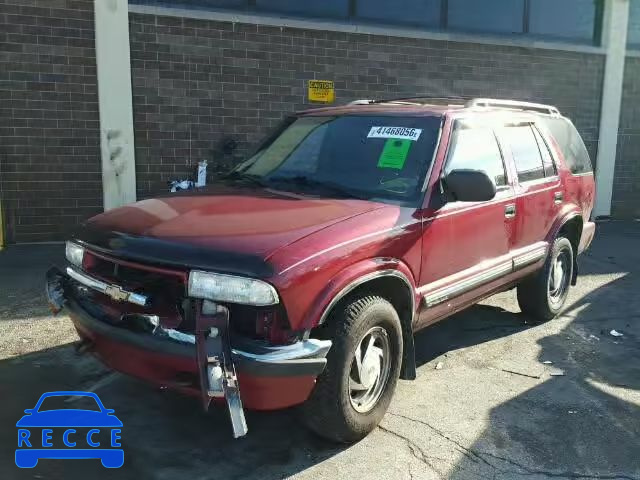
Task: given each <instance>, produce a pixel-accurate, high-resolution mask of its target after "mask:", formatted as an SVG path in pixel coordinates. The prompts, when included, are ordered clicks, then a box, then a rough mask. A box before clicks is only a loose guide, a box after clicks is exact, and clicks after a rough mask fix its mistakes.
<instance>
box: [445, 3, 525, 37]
mask: <svg viewBox="0 0 640 480" xmlns="http://www.w3.org/2000/svg"><path fill="white" fill-rule="evenodd" d="M448 3H449V10H448V12H447V24H448V25H447V26H448V27H449V28H451V29H455V30H467V31H476V32H491V33H522V31H523V24H524V21H523V18H524V0H483V1H478V0H449V1H448Z"/></svg>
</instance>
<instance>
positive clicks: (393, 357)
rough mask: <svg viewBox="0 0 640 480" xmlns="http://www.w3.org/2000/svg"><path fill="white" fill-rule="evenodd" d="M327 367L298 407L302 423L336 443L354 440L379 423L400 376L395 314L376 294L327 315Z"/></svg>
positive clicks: (399, 335) (399, 331)
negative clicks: (329, 344)
mask: <svg viewBox="0 0 640 480" xmlns="http://www.w3.org/2000/svg"><path fill="white" fill-rule="evenodd" d="M328 321H329V322H330V323H329V325H328V327H329V329H330V335H331V339H332V340H333V346H332V347H331V350H329V354H328V355H327V367H326V368H325V370H324V372H322V374H321V375H320V376H319V377H318V381H317V384H316V387H315V389H314V391H313V392H312V394H311V397H310V398H309V400H307V402H306V403H305V404H304V405H303V406H302V409H301V410H302V414H303V421H304V422H305V423H306V424H307V426H308V427H309V428H310V429H311V430H313V431H314V432H315V433H317V434H318V435H320V436H322V437H325V438H327V439H329V440H333V441H336V442H341V443H351V442H355V441H357V440H360V439H361V438H363V437H364V436H366V435H367V434H368V433H369V432H371V431H372V430H373V429H374V428H376V426H377V425H378V424H379V423H380V421H381V420H382V417H383V416H384V414H385V413H386V411H387V408H388V407H389V403H390V402H391V398H392V396H393V392H394V390H395V387H396V383H397V381H398V377H399V375H400V365H401V362H402V328H401V325H400V319H399V317H398V313H397V312H396V310H395V309H394V308H393V306H392V305H391V304H390V303H389V302H388V301H387V300H385V299H383V298H381V297H378V296H366V297H359V298H356V297H354V298H351V299H350V300H348V301H347V302H345V303H344V305H343V306H342V307H341V308H338V309H336V311H335V312H334V313H332V315H331V316H330V318H329V320H328Z"/></svg>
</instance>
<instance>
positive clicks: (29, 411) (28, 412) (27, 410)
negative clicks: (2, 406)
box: [24, 408, 33, 415]
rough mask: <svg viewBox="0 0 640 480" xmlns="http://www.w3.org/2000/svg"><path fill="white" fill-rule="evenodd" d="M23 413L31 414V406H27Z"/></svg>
mask: <svg viewBox="0 0 640 480" xmlns="http://www.w3.org/2000/svg"><path fill="white" fill-rule="evenodd" d="M24 413H26V414H27V415H31V414H32V413H33V408H27V409H26V410H25V411H24Z"/></svg>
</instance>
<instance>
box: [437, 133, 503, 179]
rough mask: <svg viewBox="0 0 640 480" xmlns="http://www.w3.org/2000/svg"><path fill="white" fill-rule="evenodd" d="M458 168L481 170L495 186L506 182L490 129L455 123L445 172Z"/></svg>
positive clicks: (498, 149) (496, 143)
mask: <svg viewBox="0 0 640 480" xmlns="http://www.w3.org/2000/svg"><path fill="white" fill-rule="evenodd" d="M458 169H472V170H482V171H483V172H485V173H486V174H487V175H488V176H489V178H492V179H493V180H494V181H495V183H496V186H497V187H500V186H502V185H506V184H507V179H506V175H505V171H504V163H503V161H502V154H501V152H500V148H499V147H498V142H497V141H496V137H495V135H494V134H493V131H492V130H491V129H489V128H477V127H473V128H472V127H469V126H467V125H465V124H464V123H462V122H459V123H457V124H456V127H455V129H454V131H453V135H452V137H451V154H450V157H449V161H448V163H447V167H446V169H445V173H449V172H450V171H451V170H458Z"/></svg>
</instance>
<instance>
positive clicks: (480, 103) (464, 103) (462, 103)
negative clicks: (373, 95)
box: [299, 97, 560, 116]
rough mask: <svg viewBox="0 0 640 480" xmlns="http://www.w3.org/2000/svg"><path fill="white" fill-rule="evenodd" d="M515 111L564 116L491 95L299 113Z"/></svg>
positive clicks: (406, 100) (376, 102)
mask: <svg viewBox="0 0 640 480" xmlns="http://www.w3.org/2000/svg"><path fill="white" fill-rule="evenodd" d="M479 109H481V110H482V111H484V112H486V111H499V112H506V111H512V112H514V113H523V112H529V113H537V114H546V115H551V116H560V112H559V111H558V109H557V108H556V107H554V106H552V105H544V104H540V103H530V102H520V101H515V100H498V99H488V98H474V99H464V98H458V97H451V98H447V97H415V98H396V99H388V100H356V101H353V102H351V103H349V104H346V105H339V106H332V107H321V108H313V109H309V110H304V111H302V112H299V115H349V114H358V115H411V116H414V115H415V116H421V115H425V116H434V115H437V116H439V115H443V114H446V113H449V112H454V111H461V110H475V111H478V110H479Z"/></svg>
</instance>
